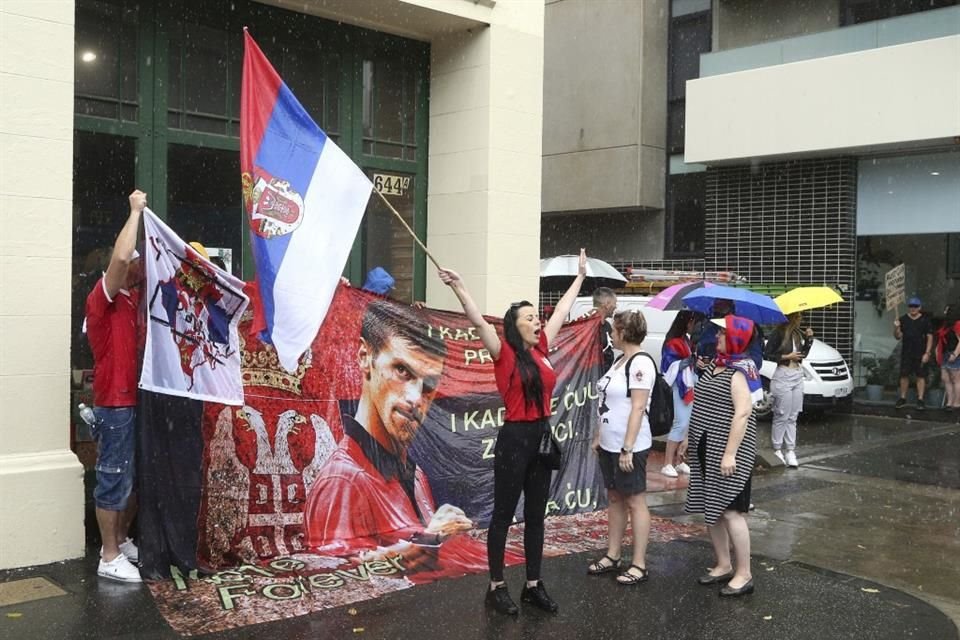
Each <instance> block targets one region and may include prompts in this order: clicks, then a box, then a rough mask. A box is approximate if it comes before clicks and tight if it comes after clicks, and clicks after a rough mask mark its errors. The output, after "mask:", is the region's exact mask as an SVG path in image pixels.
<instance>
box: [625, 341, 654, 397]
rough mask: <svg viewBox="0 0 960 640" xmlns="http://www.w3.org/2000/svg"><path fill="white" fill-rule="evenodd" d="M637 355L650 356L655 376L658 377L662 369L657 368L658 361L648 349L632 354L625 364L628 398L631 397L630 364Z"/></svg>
mask: <svg viewBox="0 0 960 640" xmlns="http://www.w3.org/2000/svg"><path fill="white" fill-rule="evenodd" d="M637 356H647V357H648V358H650V362H652V363H653V373H654V378H656V376H657V375H659V374H660V371H659V370H658V369H657V361H656V360H654V359H653V356H651V355H650V354H649V353H647V352H646V351H638V352H637V353H635V354H633V355H632V356H630V359H629V360H627V364H625V365H624V367H623V375H625V376H626V378H627V397H628V398H629V397H630V365H631V364H633V359H634V358H636V357H637Z"/></svg>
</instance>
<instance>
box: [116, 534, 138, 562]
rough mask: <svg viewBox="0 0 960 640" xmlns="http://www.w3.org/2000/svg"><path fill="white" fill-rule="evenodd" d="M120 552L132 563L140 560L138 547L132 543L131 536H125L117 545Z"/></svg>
mask: <svg viewBox="0 0 960 640" xmlns="http://www.w3.org/2000/svg"><path fill="white" fill-rule="evenodd" d="M118 546H119V547H120V553H122V554H123V555H125V556H127V560H129V561H130V562H132V563H133V564H137V563H138V562H140V549H138V548H137V545H135V544H133V539H132V538H127V539H126V540H124V541H123V542H121V543H120V544H119V545H118Z"/></svg>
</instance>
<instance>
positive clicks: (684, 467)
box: [677, 462, 690, 475]
mask: <svg viewBox="0 0 960 640" xmlns="http://www.w3.org/2000/svg"><path fill="white" fill-rule="evenodd" d="M677 473H683V474H686V475H690V465H688V464H687V463H686V462H681V463H680V464H678V465H677Z"/></svg>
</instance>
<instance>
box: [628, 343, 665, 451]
mask: <svg viewBox="0 0 960 640" xmlns="http://www.w3.org/2000/svg"><path fill="white" fill-rule="evenodd" d="M639 355H644V356H647V357H648V358H650V362H652V363H653V371H654V373H655V375H656V377H655V379H654V381H653V388H652V389H651V390H650V409H649V410H648V411H647V419H648V420H649V421H650V433H651V435H653V437H654V438H656V437H657V436H663V435H666V434H668V433H670V428H671V427H673V389H671V388H670V385H669V384H667V381H666V380H664V379H663V376H662V375H660V370H659V369H658V368H657V361H656V360H654V359H653V356H651V355H650V354H649V353H647V352H646V351H641V352H640V353H635V354H633V355H632V356H630V359H629V360H627V364H626V366H625V367H624V368H623V372H624V375H625V376H626V377H627V397H628V398H629V397H630V391H631V389H630V365H631V364H633V359H634V358H636V357H637V356H639Z"/></svg>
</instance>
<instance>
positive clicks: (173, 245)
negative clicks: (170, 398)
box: [140, 209, 250, 405]
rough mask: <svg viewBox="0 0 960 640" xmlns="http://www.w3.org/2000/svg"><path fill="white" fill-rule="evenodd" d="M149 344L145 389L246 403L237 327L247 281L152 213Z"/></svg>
mask: <svg viewBox="0 0 960 640" xmlns="http://www.w3.org/2000/svg"><path fill="white" fill-rule="evenodd" d="M143 226H144V231H145V235H146V245H145V247H146V248H145V250H144V252H143V258H142V259H143V262H144V271H145V272H146V283H145V290H144V297H145V298H146V304H147V344H146V348H145V350H144V354H143V371H142V372H141V374H140V388H141V389H147V390H148V391H156V392H158V393H167V394H170V395H175V396H184V397H187V398H195V399H197V400H207V401H212V402H221V403H223V404H232V405H242V404H243V383H242V381H241V378H240V339H239V334H238V333H237V325H238V324H239V322H240V316H241V315H242V314H243V312H244V310H245V309H246V308H247V304H248V303H249V302H250V301H249V299H248V298H247V296H246V295H245V294H244V293H243V281H242V280H240V279H239V278H235V277H234V276H233V275H231V274H229V273H227V272H226V271H223V270H222V269H219V268H218V267H217V266H216V265H214V264H213V263H212V262H210V261H209V260H207V259H206V258H204V257H203V256H201V255H200V254H199V253H198V252H197V251H196V250H195V249H194V248H193V247H191V246H190V245H189V244H187V243H186V242H184V241H183V240H181V239H180V237H178V236H177V234H176V233H174V232H173V230H171V229H170V227H168V226H167V225H166V224H165V223H164V222H163V220H161V219H160V218H158V217H157V216H156V215H155V214H154V213H153V212H152V211H150V210H149V209H146V210H145V211H144V218H143Z"/></svg>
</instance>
